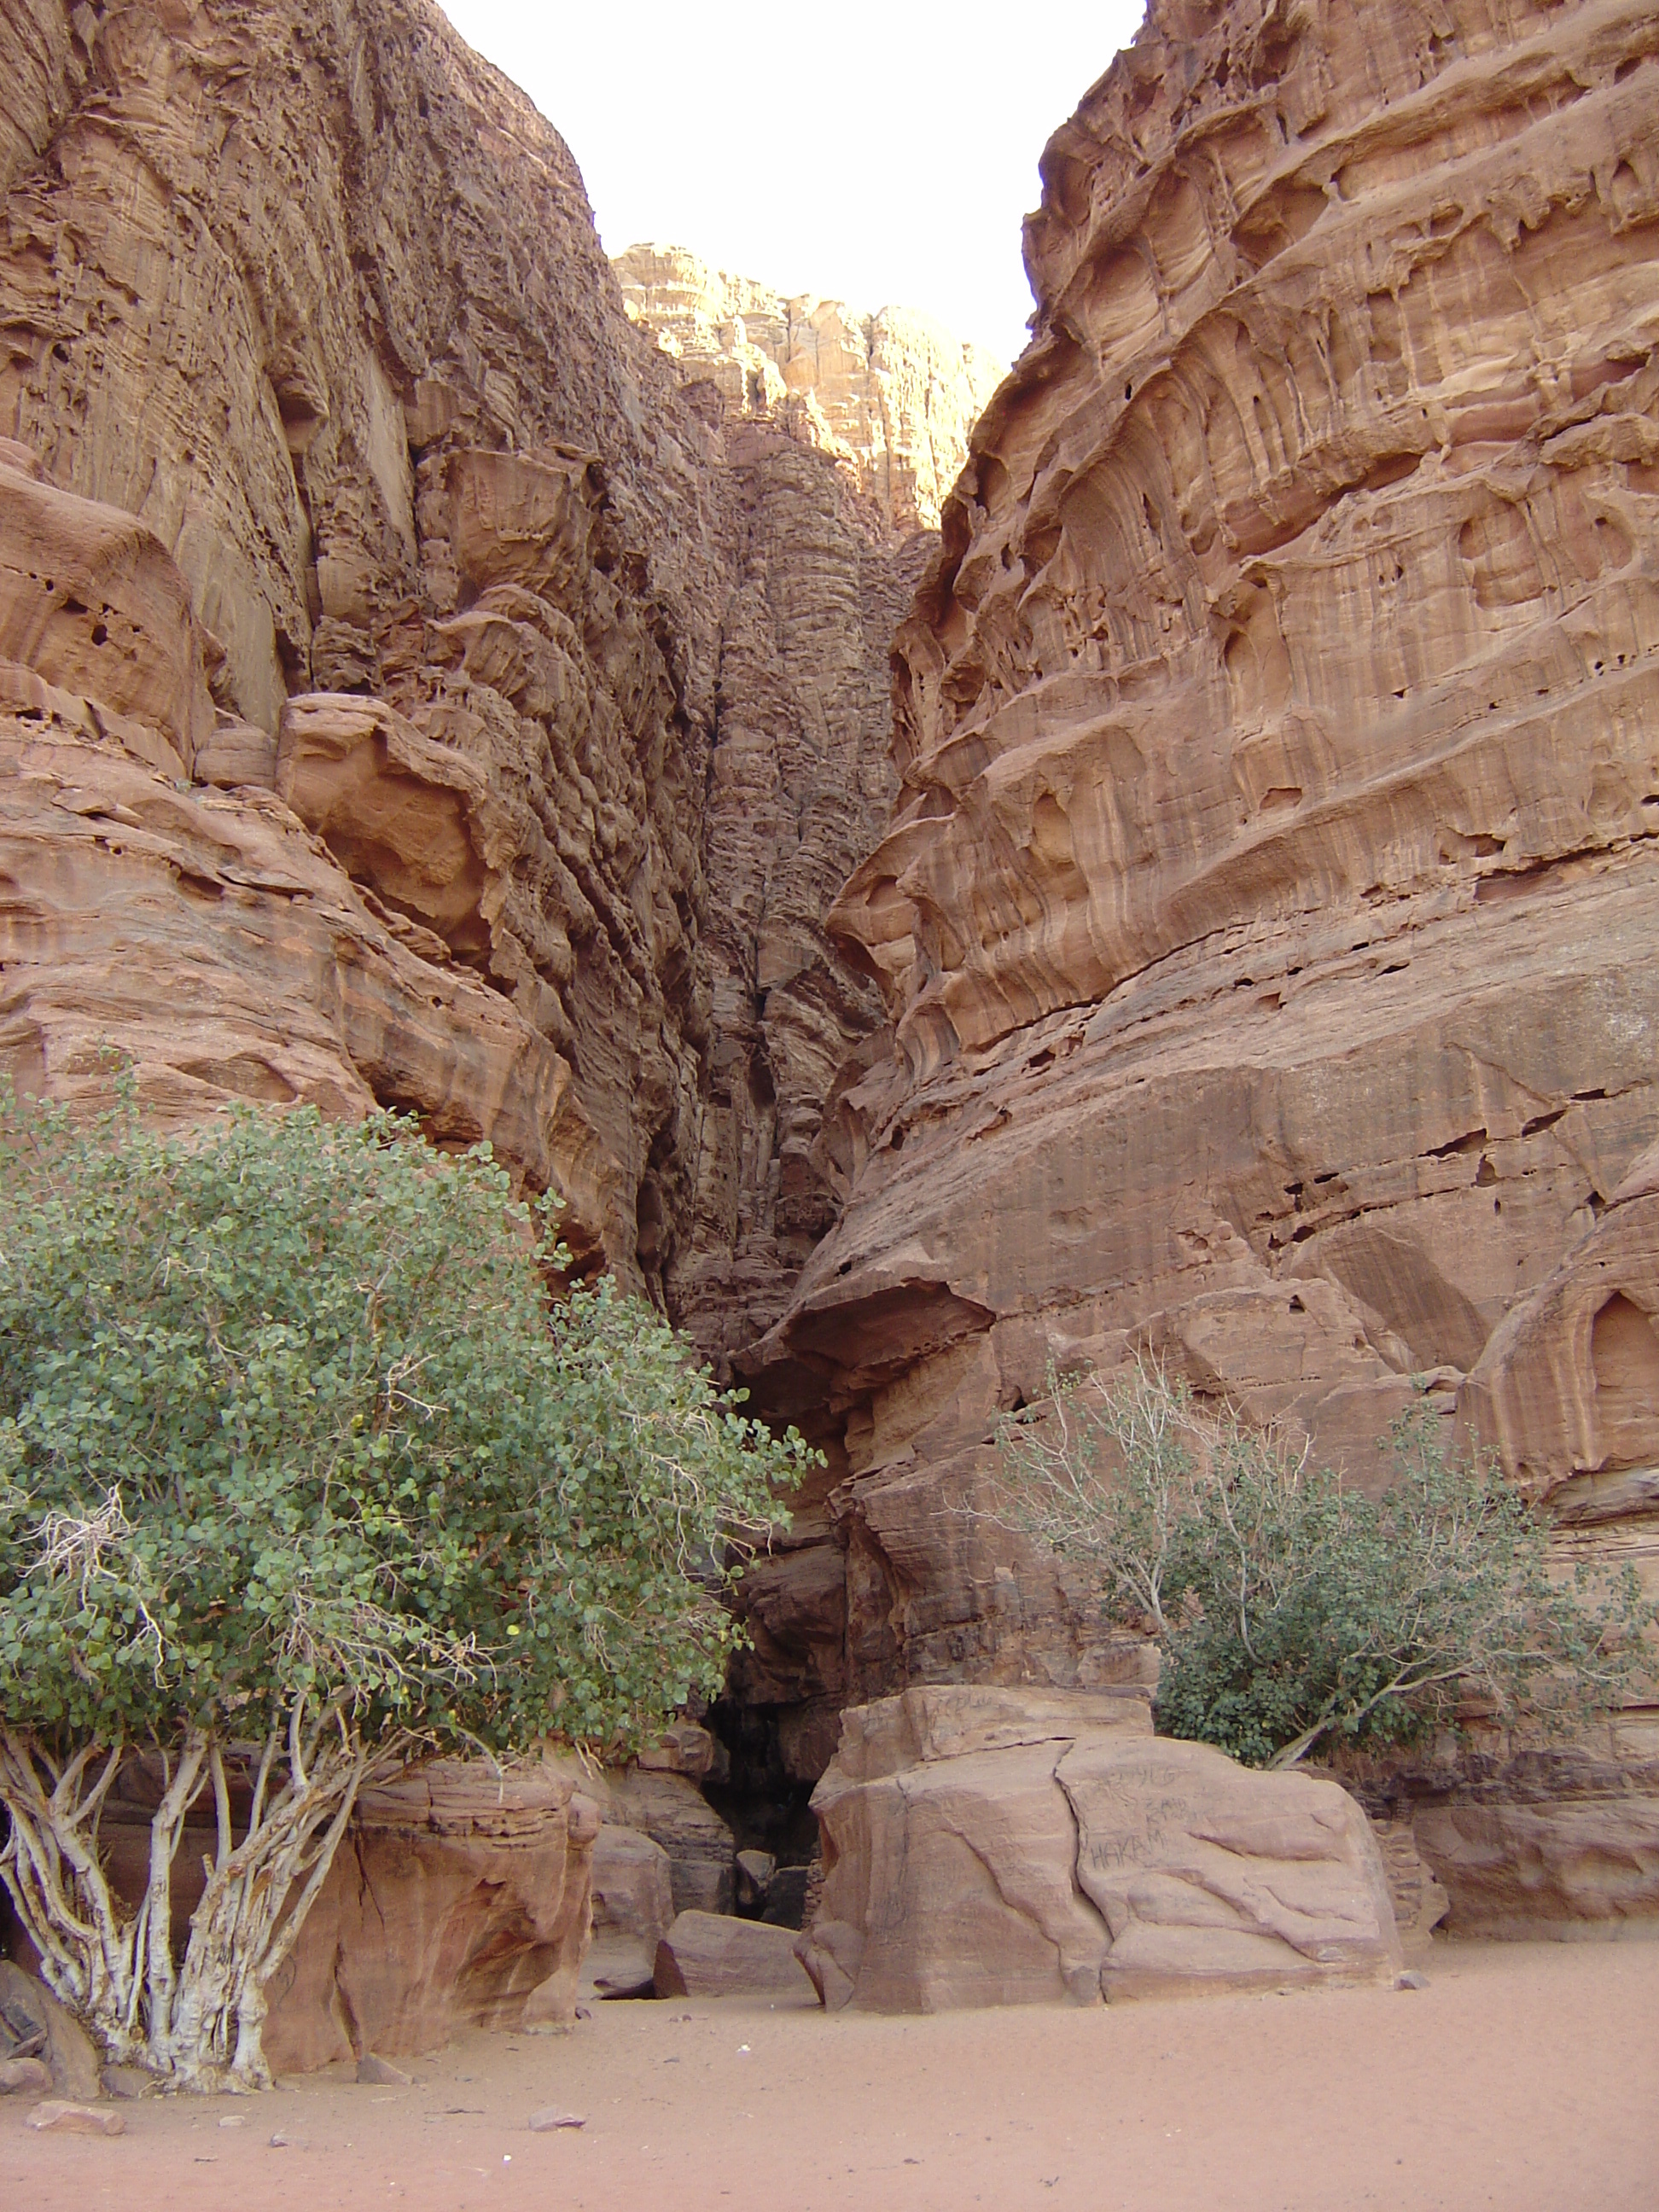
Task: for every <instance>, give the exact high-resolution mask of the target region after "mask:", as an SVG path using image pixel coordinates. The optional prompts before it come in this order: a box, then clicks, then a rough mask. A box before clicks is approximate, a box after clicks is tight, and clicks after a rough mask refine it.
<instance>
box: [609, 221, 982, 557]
mask: <svg viewBox="0 0 1659 2212" xmlns="http://www.w3.org/2000/svg"><path fill="white" fill-rule="evenodd" d="M615 265H616V270H617V276H618V277H619V278H620V279H621V281H622V288H623V301H624V302H625V303H626V306H627V308H628V312H629V314H630V315H631V316H632V317H633V318H634V319H635V321H636V322H637V323H639V324H641V325H642V326H643V328H644V329H646V330H647V331H649V332H650V333H651V335H652V337H653V338H654V339H655V341H656V343H657V344H658V345H659V347H660V348H661V349H662V350H663V351H664V352H665V353H666V354H667V355H669V356H671V359H673V360H674V361H675V362H677V363H678V367H679V369H680V373H681V374H682V376H684V378H685V380H687V381H688V382H689V383H698V384H706V385H708V386H711V387H712V388H713V389H714V391H715V392H718V394H719V395H720V403H721V405H722V407H723V408H724V410H726V413H727V414H728V415H729V416H735V417H738V418H741V417H743V416H771V417H774V418H780V417H781V418H782V419H784V420H786V421H787V422H789V424H790V426H791V428H793V431H794V433H795V435H797V436H799V437H800V438H801V439H803V440H804V441H805V442H807V443H809V444H811V445H814V446H817V447H818V448H819V449H820V450H821V451H823V452H826V453H829V454H830V455H831V456H832V457H833V458H834V459H836V462H837V463H839V464H840V465H841V466H842V469H843V470H844V471H845V472H846V473H847V474H848V476H849V477H851V479H852V480H853V482H854V483H855V484H856V485H857V487H858V489H860V491H861V492H862V493H863V494H864V495H865V496H866V498H867V499H868V500H869V501H871V502H872V504H873V506H874V507H875V509H876V511H877V513H878V516H879V518H880V520H881V524H882V526H883V527H884V529H885V530H886V531H888V532H892V533H896V535H898V536H900V537H909V536H911V535H913V534H914V533H915V532H916V531H918V530H937V529H938V527H939V515H940V513H941V511H942V510H943V507H944V505H945V500H946V499H947V498H948V497H949V495H950V493H951V487H952V485H953V484H954V483H955V482H956V479H957V471H958V470H959V469H960V468H961V466H962V463H963V455H964V453H965V452H966V450H967V443H968V434H969V431H970V430H971V429H972V428H973V425H974V422H975V417H976V416H978V415H979V413H980V411H981V409H982V408H983V407H984V405H985V404H986V402H987V400H988V399H989V398H990V397H991V394H992V393H993V392H994V391H995V389H996V387H997V386H998V384H999V383H1000V381H1001V380H1002V377H1003V375H1004V374H1005V372H1004V369H1003V366H1002V364H1001V362H999V361H997V360H995V359H994V357H993V356H991V355H990V354H988V353H987V351H986V350H985V349H984V347H983V346H976V345H972V344H965V343H963V341H962V340H961V339H959V338H957V337H955V336H953V335H952V333H951V331H947V330H946V329H945V327H944V325H942V324H940V323H939V322H937V321H936V320H935V319H933V317H932V316H931V315H926V314H922V313H920V312H918V311H917V310H916V309H915V308H913V307H883V308H882V309H881V310H880V311H879V313H875V314H866V313H862V312H860V310H859V309H857V308H854V307H848V305H847V303H846V302H845V301H842V300H821V299H819V298H818V297H817V295H815V294H812V293H804V294H801V295H798V296H796V297H794V298H792V299H786V298H785V297H784V296H783V295H781V293H777V292H774V291H771V290H769V289H768V288H767V287H766V286H765V285H763V284H757V283H755V282H754V281H753V280H752V279H751V278H749V277H746V276H731V275H728V274H727V273H726V271H725V270H717V269H711V268H710V267H709V266H708V264H707V263H706V262H703V261H700V260H699V259H698V258H697V257H696V255H695V254H693V253H688V252H685V250H684V248H683V247H681V246H629V248H628V250H627V252H624V253H621V254H618V255H617V260H616V264H615Z"/></svg>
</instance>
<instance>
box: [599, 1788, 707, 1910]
mask: <svg viewBox="0 0 1659 2212" xmlns="http://www.w3.org/2000/svg"><path fill="white" fill-rule="evenodd" d="M609 1781H610V1790H611V1807H612V1812H613V1816H614V1817H615V1818H616V1820H617V1821H618V1822H620V1823H622V1824H623V1825H625V1826H628V1827H630V1828H635V1829H637V1830H640V1831H641V1832H643V1833H644V1834H645V1835H647V1836H648V1837H649V1838H651V1839H652V1841H653V1843H656V1844H659V1845H660V1846H661V1848H662V1850H664V1852H665V1854H666V1855H667V1858H668V1873H669V1884H670V1887H671V1892H672V1895H673V1902H674V1910H675V1911H676V1912H688V1911H699V1912H729V1911H731V1909H732V1865H733V1861H734V1860H735V1857H736V1856H737V1839H736V1838H735V1837H734V1836H733V1835H732V1831H731V1829H730V1828H729V1827H727V1826H726V1822H725V1821H724V1820H721V1818H720V1814H718V1813H717V1812H716V1811H715V1810H714V1807H713V1806H712V1805H711V1804H710V1803H709V1802H708V1799H707V1798H706V1797H705V1796H703V1794H702V1790H699V1789H698V1787H697V1785H696V1783H695V1782H694V1781H693V1780H692V1779H691V1778H690V1776H689V1775H686V1774H678V1773H665V1772H660V1771H650V1770H647V1769H645V1768H641V1767H639V1766H630V1767H629V1769H628V1770H627V1771H625V1772H624V1773H622V1774H617V1775H612V1776H611V1777H610V1778H609Z"/></svg>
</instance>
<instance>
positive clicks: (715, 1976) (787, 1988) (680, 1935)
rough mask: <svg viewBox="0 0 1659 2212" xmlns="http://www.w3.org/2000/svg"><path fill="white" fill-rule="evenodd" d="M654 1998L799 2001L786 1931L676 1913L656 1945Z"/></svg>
mask: <svg viewBox="0 0 1659 2212" xmlns="http://www.w3.org/2000/svg"><path fill="white" fill-rule="evenodd" d="M656 1983H657V1995H658V1996H659V1997H781V1996H784V1997H805V1996H808V1995H809V1994H810V1989H809V1984H808V1980H807V1976H806V1973H805V1970H804V1968H803V1966H802V1964H801V1961H800V1960H799V1958H798V1957H797V1956H796V1954H795V1937H794V1936H793V1935H792V1934H791V1932H790V1931H789V1929H787V1928H772V1927H769V1926H768V1925H767V1924H766V1923H764V1922H763V1921H759V1920H735V1919H733V1918H732V1917H730V1915H729V1914H726V1913H720V1912H682V1913H681V1914H680V1915H679V1917H678V1918H677V1919H676V1921H675V1923H674V1924H673V1926H672V1927H671V1929H669V1931H668V1933H667V1935H666V1936H664V1937H663V1939H662V1942H660V1943H659V1945H658V1946H657V1972H656Z"/></svg>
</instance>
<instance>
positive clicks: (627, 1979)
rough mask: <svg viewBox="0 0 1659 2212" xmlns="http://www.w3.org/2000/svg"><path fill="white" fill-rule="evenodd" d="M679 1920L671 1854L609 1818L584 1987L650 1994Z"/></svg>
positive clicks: (597, 1992)
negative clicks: (660, 1950) (660, 1953)
mask: <svg viewBox="0 0 1659 2212" xmlns="http://www.w3.org/2000/svg"><path fill="white" fill-rule="evenodd" d="M673 1917H674V1893H673V1888H672V1885H671V1877H670V1871H669V1861H668V1854H667V1852H666V1851H665V1850H664V1849H663V1848H662V1845H661V1844H659V1843H655V1842H653V1839H652V1838H650V1837H649V1836H647V1835H646V1834H644V1833H643V1832H641V1830H639V1829H637V1828H623V1827H617V1826H613V1825H612V1824H611V1822H610V1821H609V1820H607V1821H606V1822H605V1826H603V1827H602V1828H601V1829H600V1830H599V1835H598V1837H597V1838H596V1839H595V1841H594V1844H593V1936H592V1943H591V1944H590V1946H589V1948H588V1953H587V1957H586V1961H585V1962H584V1966H583V1973H582V1979H583V1983H584V1985H585V1986H586V1988H587V1989H589V1990H592V1994H593V1995H594V1996H599V1997H632V1996H650V1994H651V1991H652V1984H653V1977H654V1975H655V1972H656V1959H657V1946H658V1944H659V1942H661V1941H662V1939H663V1937H664V1936H665V1935H666V1934H667V1932H668V1929H669V1927H670V1925H671V1923H672V1921H673Z"/></svg>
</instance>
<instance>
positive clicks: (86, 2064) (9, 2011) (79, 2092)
mask: <svg viewBox="0 0 1659 2212" xmlns="http://www.w3.org/2000/svg"><path fill="white" fill-rule="evenodd" d="M0 2023H3V2025H4V2027H5V2031H6V2035H7V2038H8V2039H9V2042H10V2045H11V2049H10V2051H9V2056H10V2057H14V2058H21V2057H39V2058H40V2059H43V2060H44V2061H45V2063H46V2067H47V2069H49V2071H50V2073H51V2075H52V2087H53V2089H55V2090H56V2091H57V2093H58V2096H59V2097H60V2098H63V2099H65V2100H68V2101H69V2102H70V2103H72V2104H90V2103H91V2102H92V2101H93V2100H94V2099H95V2098H96V2097H97V2095H98V2093H99V2088H100V2083H99V2079H98V2075H99V2059H98V2053H97V2051H95V2050H94V2047H93V2043H92V2039H91V2037H90V2036H89V2035H88V2033H87V2032H86V2030H85V2028H83V2027H82V2025H81V2023H80V2021H78V2020H76V2018H75V2016H74V2015H73V2014H72V2013H71V2012H70V2010H69V2008H68V2007H67V2006H66V2005H62V2004H60V2003H59V2002H58V1999H57V1998H56V1997H55V1996H53V1995H52V1991H51V1990H49V1989H47V1987H46V1984H45V1983H43V1982H39V1981H37V1980H36V1979H35V1978H34V1977H33V1974H27V1973H25V1972H24V1971H23V1969H22V1967H21V1966H19V1965H18V1964H17V1962H16V1961H15V1960H13V1959H0Z"/></svg>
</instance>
